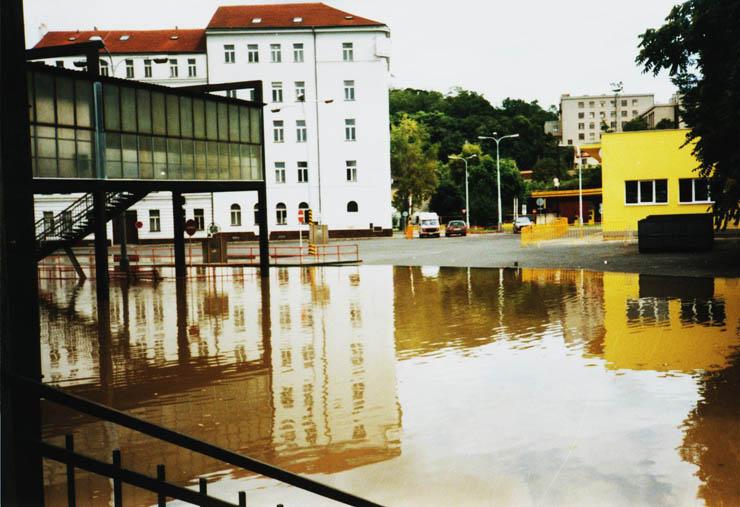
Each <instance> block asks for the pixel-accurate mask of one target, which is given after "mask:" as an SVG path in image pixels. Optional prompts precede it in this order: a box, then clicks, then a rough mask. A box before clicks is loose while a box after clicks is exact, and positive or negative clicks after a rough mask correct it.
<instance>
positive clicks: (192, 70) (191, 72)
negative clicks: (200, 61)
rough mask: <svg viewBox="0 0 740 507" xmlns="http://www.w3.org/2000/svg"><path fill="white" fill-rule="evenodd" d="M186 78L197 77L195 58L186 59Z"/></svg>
mask: <svg viewBox="0 0 740 507" xmlns="http://www.w3.org/2000/svg"><path fill="white" fill-rule="evenodd" d="M188 77H198V65H197V62H196V60H195V58H188Z"/></svg>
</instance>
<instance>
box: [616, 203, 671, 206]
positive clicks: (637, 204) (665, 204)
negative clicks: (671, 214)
mask: <svg viewBox="0 0 740 507" xmlns="http://www.w3.org/2000/svg"><path fill="white" fill-rule="evenodd" d="M624 205H625V206H668V203H667V202H626V203H624Z"/></svg>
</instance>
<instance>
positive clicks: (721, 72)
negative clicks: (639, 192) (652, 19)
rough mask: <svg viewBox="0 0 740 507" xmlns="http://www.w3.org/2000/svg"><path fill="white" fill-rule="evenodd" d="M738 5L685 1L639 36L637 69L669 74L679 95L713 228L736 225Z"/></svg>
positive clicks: (739, 216) (739, 190)
mask: <svg viewBox="0 0 740 507" xmlns="http://www.w3.org/2000/svg"><path fill="white" fill-rule="evenodd" d="M739 22H740V0H688V1H685V2H684V3H682V4H680V5H677V6H675V7H673V9H672V10H671V12H670V14H669V15H668V17H667V18H666V23H665V24H664V25H663V26H661V27H660V28H658V29H652V28H651V29H648V30H646V31H645V32H644V33H643V34H642V35H641V36H640V39H641V40H640V44H639V47H640V52H639V54H638V56H637V63H638V64H641V65H643V66H644V69H645V71H646V72H652V73H654V74H658V73H659V72H660V71H662V70H666V71H668V73H669V75H670V76H671V80H672V81H673V83H674V84H675V85H676V86H677V87H678V89H679V91H680V93H681V94H682V102H683V103H682V107H683V118H684V121H685V122H686V124H687V125H688V126H689V128H690V129H691V130H690V132H689V134H688V136H687V137H688V141H696V145H695V146H694V155H695V156H696V158H697V159H698V160H699V167H698V168H697V170H698V172H699V174H700V175H701V176H702V177H706V178H708V180H709V182H710V185H711V189H712V198H713V199H714V201H715V202H714V215H715V223H716V225H717V226H718V227H726V226H727V224H728V223H729V222H730V221H734V223H735V224H737V223H740V143H738V139H740V93H738V90H740V37H738V26H739Z"/></svg>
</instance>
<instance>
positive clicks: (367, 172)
mask: <svg viewBox="0 0 740 507" xmlns="http://www.w3.org/2000/svg"><path fill="white" fill-rule="evenodd" d="M95 39H99V40H102V41H103V43H104V44H105V46H106V50H107V51H106V55H105V56H103V57H102V58H101V62H108V63H101V73H103V74H105V73H108V75H111V76H115V77H121V78H130V79H137V80H142V81H150V82H153V83H157V84H164V85H169V86H184V85H197V84H206V83H211V84H213V83H227V82H235V81H248V80H261V81H262V82H263V92H264V101H265V102H267V103H268V104H267V106H266V107H265V125H264V128H265V179H266V181H267V198H268V203H269V204H268V218H269V230H270V233H271V234H270V236H271V238H273V239H274V238H290V237H294V238H295V237H297V231H298V227H299V222H298V210H299V208H309V207H310V208H312V209H313V210H314V219H317V218H320V219H321V221H322V222H323V223H325V224H327V225H328V226H329V230H330V231H331V235H332V237H348V236H349V237H351V236H368V235H371V234H375V235H381V234H390V231H391V191H390V189H391V178H390V131H389V113H388V93H389V92H388V88H389V86H388V85H389V57H390V31H389V29H388V27H387V26H385V25H384V24H382V23H379V22H376V21H372V20H369V19H366V18H362V17H359V16H355V15H352V14H349V13H346V12H343V11H340V10H337V9H334V8H332V7H330V6H327V5H324V4H320V3H308V4H281V5H250V6H229V7H220V8H218V9H217V10H216V12H215V14H214V15H213V17H212V19H211V21H210V23H209V24H208V27H207V28H206V29H205V30H155V31H101V30H95V31H91V32H49V33H47V34H46V35H45V36H44V37H43V38H42V40H41V41H40V42H39V43H38V44H37V46H36V47H45V46H51V45H58V44H72V43H74V42H84V41H88V40H95ZM106 57H107V58H106ZM79 60H80V59H79V58H78V59H75V58H66V59H60V61H59V62H57V61H56V60H52V61H48V62H47V63H50V64H57V65H64V66H67V67H73V66H74V65H75V61H77V65H78V66H79V65H80V64H81V62H79ZM229 93H232V94H234V95H235V96H236V97H238V98H242V99H247V100H249V99H251V98H252V97H251V94H250V92H249V91H248V90H243V91H241V90H238V91H235V92H229ZM67 202H70V196H65V197H64V198H59V197H56V196H37V199H36V213H37V219H40V218H41V217H42V216H43V213H44V211H46V212H47V213H48V212H50V211H53V212H58V211H61V209H62V208H63V207H64V203H67ZM211 202H213V208H211ZM256 202H257V195H256V193H254V192H232V193H221V194H214V197H213V199H211V196H210V195H204V194H188V195H187V196H186V216H187V218H194V219H195V220H196V221H197V222H198V223H199V224H200V225H201V226H202V228H203V230H201V231H199V232H198V233H196V237H198V236H201V237H204V236H205V235H206V234H207V233H206V229H208V225H209V224H210V223H211V221H212V220H213V222H215V224H216V225H217V226H218V227H219V229H220V230H221V231H222V232H227V233H229V234H230V236H232V237H240V238H252V237H254V235H255V234H257V230H258V228H257V225H256V222H255V213H254V212H255V205H256ZM129 215H130V219H133V220H138V221H141V222H142V223H143V227H142V229H141V230H140V231H139V239H141V240H143V241H149V240H151V241H157V240H168V239H170V238H171V237H172V235H171V221H172V217H171V205H169V204H168V201H166V200H165V199H164V196H158V195H156V194H151V195H150V196H148V197H147V198H145V199H144V200H143V201H141V202H140V203H139V204H137V205H135V206H133V207H132V210H131V213H129ZM304 229H305V226H304Z"/></svg>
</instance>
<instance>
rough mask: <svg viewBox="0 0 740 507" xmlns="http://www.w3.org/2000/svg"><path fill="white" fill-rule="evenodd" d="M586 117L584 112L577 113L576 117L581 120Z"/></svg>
mask: <svg viewBox="0 0 740 507" xmlns="http://www.w3.org/2000/svg"><path fill="white" fill-rule="evenodd" d="M585 117H586V113H578V119H579V120H582V119H584V118H585Z"/></svg>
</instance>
